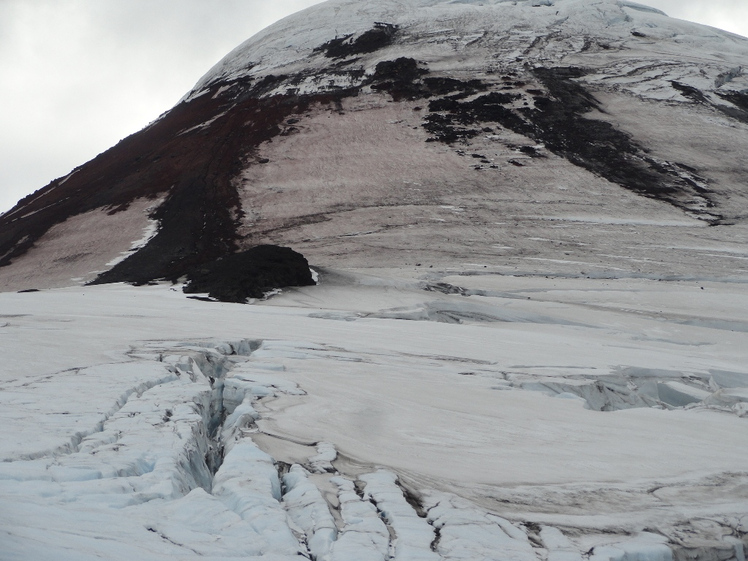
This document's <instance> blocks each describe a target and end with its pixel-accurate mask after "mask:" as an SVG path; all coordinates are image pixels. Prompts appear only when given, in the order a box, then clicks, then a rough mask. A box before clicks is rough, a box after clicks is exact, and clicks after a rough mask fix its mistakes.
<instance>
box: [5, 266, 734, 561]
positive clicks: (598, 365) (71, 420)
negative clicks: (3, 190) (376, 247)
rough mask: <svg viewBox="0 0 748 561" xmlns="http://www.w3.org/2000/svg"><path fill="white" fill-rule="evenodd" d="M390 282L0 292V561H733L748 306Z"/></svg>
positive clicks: (328, 278) (648, 287)
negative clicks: (207, 292)
mask: <svg viewBox="0 0 748 561" xmlns="http://www.w3.org/2000/svg"><path fill="white" fill-rule="evenodd" d="M384 273H385V271H380V272H379V274H377V275H372V274H371V271H370V272H369V274H363V273H361V272H350V271H349V272H340V271H337V272H336V271H322V272H321V274H320V276H321V284H320V285H319V286H316V287H307V288H300V289H289V290H286V291H284V293H283V294H281V295H279V296H275V297H273V298H271V299H270V300H268V301H265V302H257V303H255V304H254V305H241V304H221V303H209V302H202V301H197V300H194V299H190V298H187V297H186V296H185V295H183V294H182V293H181V292H179V291H175V290H174V289H173V288H172V287H169V286H166V285H163V286H154V287H139V288H135V287H130V286H126V285H110V286H98V287H86V288H80V287H77V288H69V289H55V290H48V291H44V292H38V293H20V294H19V293H2V294H0V310H2V318H0V319H1V320H2V323H1V324H0V345H1V347H0V348H1V349H2V350H1V352H2V356H3V369H2V382H1V384H2V385H1V386H0V401H1V402H2V407H0V415H1V416H2V424H3V427H4V431H3V437H2V439H1V440H0V455H1V457H2V460H3V461H2V462H1V463H0V532H1V533H2V536H1V537H0V558H2V559H7V560H10V559H18V560H20V559H24V560H27V559H35V560H43V559H55V560H61V559H71V560H73V559H75V560H83V559H101V558H105V559H111V560H115V559H122V560H125V559H133V558H137V559H174V558H176V559H239V558H242V559H246V558H249V559H252V558H262V559H295V558H298V555H299V554H301V555H302V556H306V557H309V558H312V559H319V560H323V559H329V560H350V559H377V560H378V559H382V560H384V559H434V560H436V559H445V560H446V559H471V560H474V559H496V560H499V559H501V560H503V559H527V560H536V559H539V560H546V559H550V560H559V561H560V560H571V559H588V558H589V559H595V560H598V559H600V560H602V559H606V560H607V559H620V560H624V559H639V560H661V559H662V560H667V559H674V558H677V559H684V558H698V559H731V558H733V559H742V558H743V557H742V556H743V547H744V545H745V538H744V536H745V533H744V532H745V527H746V524H747V523H748V514H746V513H748V495H747V494H746V488H748V486H747V485H746V484H747V483H748V473H747V472H746V470H745V466H746V465H748V448H747V447H746V446H745V442H746V437H747V436H748V425H746V419H745V418H744V417H746V416H747V415H748V371H746V366H745V365H746V363H747V362H746V358H747V355H748V323H746V321H745V317H746V313H747V312H748V296H747V295H746V292H745V285H744V284H742V283H738V282H724V283H720V282H710V281H706V282H694V281H689V282H686V281H680V282H676V281H671V282H659V281H652V280H643V279H608V280H604V279H597V280H595V279H564V278H543V277H541V278H538V277H512V276H505V275H495V274H484V275H474V274H472V275H461V274H452V275H451V276H448V277H443V278H442V282H440V283H435V282H429V281H425V280H423V278H420V279H419V278H417V275H416V274H407V273H404V272H403V271H400V272H397V271H389V276H385V274H384ZM454 273H459V271H454ZM421 277H423V275H421Z"/></svg>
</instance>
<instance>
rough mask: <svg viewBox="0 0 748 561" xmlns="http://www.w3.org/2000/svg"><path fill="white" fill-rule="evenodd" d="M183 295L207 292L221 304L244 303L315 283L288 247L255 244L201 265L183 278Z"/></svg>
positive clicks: (305, 264) (307, 270)
mask: <svg viewBox="0 0 748 561" xmlns="http://www.w3.org/2000/svg"><path fill="white" fill-rule="evenodd" d="M187 280H188V283H187V285H185V287H184V292H186V293H188V294H198V293H207V294H208V295H209V296H210V297H211V298H215V299H216V300H220V301H222V302H245V301H246V300H247V298H262V297H263V296H264V295H265V294H266V293H267V292H269V291H271V290H273V289H276V288H282V287H286V286H310V285H313V284H315V282H314V280H313V279H312V273H311V271H310V270H309V263H307V260H306V259H305V258H304V256H303V255H301V254H300V253H297V252H295V251H294V250H292V249H291V248H289V247H279V246H276V245H258V246H256V247H253V248H252V249H248V250H247V251H242V252H240V253H234V254H233V255H228V256H226V257H222V258H220V259H217V260H216V261H213V262H212V263H205V264H203V265H201V266H200V267H197V268H196V269H194V270H192V271H191V272H190V273H188V275H187Z"/></svg>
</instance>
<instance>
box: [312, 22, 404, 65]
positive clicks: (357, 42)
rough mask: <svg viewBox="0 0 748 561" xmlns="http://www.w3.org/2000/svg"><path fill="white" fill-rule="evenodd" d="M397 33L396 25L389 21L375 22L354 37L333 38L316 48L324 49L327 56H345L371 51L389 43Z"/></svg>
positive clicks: (336, 57)
mask: <svg viewBox="0 0 748 561" xmlns="http://www.w3.org/2000/svg"><path fill="white" fill-rule="evenodd" d="M395 33H397V26H396V25H392V24H390V23H382V22H376V23H375V24H374V28H373V29H369V30H368V31H365V32H364V33H362V34H360V35H358V36H357V37H354V35H353V34H351V35H346V36H345V37H340V38H335V39H332V40H330V41H328V42H327V43H325V44H324V45H322V46H321V47H319V49H318V50H320V51H324V53H325V56H326V57H328V58H335V59H340V58H346V57H349V56H352V55H362V54H366V53H372V52H374V51H377V50H379V49H382V48H384V47H386V46H387V45H389V44H391V43H392V41H393V39H394V38H395Z"/></svg>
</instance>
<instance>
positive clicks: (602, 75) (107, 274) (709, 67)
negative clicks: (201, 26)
mask: <svg viewBox="0 0 748 561" xmlns="http://www.w3.org/2000/svg"><path fill="white" fill-rule="evenodd" d="M746 54H748V40H746V39H744V38H741V37H738V36H735V35H732V34H729V33H726V32H721V31H718V30H714V29H711V28H706V27H703V26H698V25H695V24H690V23H686V22H681V21H678V20H672V19H670V18H668V17H667V16H665V15H664V14H662V13H661V12H658V11H657V10H653V9H649V8H646V7H643V6H641V5H638V4H634V3H631V2H623V1H617V0H599V1H595V2H586V1H585V2H581V1H577V0H556V1H553V2H551V1H548V2H546V1H543V2H539V1H536V2H530V1H527V2H513V3H509V2H483V3H481V4H476V3H470V2H465V3H445V2H433V1H423V2H418V1H417V2H406V3H401V2H386V1H383V2H376V3H368V4H367V5H366V7H361V6H360V3H355V2H328V3H324V4H321V5H318V6H315V7H313V8H310V9H309V10H305V11H304V12H301V13H300V14H297V15H294V16H291V17H290V18H286V19H285V20H283V21H281V22H279V23H277V24H275V25H274V26H271V27H270V28H268V29H266V30H265V31H263V32H262V33H260V34H258V35H257V36H255V37H253V38H252V39H250V40H249V41H247V42H246V43H244V44H243V45H241V46H239V47H238V48H237V49H235V50H234V51H233V52H232V53H230V54H229V55H228V56H227V57H226V58H225V59H224V60H223V61H221V62H220V63H219V64H218V65H216V67H215V68H213V69H212V70H211V71H210V72H208V74H206V76H205V77H203V78H202V79H201V80H200V82H199V83H198V84H197V85H196V86H195V88H194V89H193V91H192V92H190V93H189V94H188V95H187V96H186V97H185V99H184V100H183V101H182V102H181V103H180V104H178V105H177V106H176V107H175V108H174V109H172V110H171V111H169V112H167V113H166V114H164V115H163V116H162V117H161V118H160V119H159V120H157V121H156V122H155V123H153V124H152V125H150V126H149V127H147V128H146V129H144V130H143V131H141V132H139V133H136V134H135V135H133V136H131V137H129V138H127V139H125V140H124V141H122V142H121V143H120V144H118V145H117V146H115V147H114V148H112V149H111V150H109V151H107V152H105V153H104V154H102V155H100V156H99V157H97V158H96V159H94V160H92V161H91V162H89V163H88V164H85V165H84V166H81V167H80V168H78V169H77V170H75V171H74V172H73V174H72V175H70V176H68V177H67V178H63V179H61V180H57V181H55V182H53V183H52V184H50V185H49V186H47V187H45V188H44V189H42V190H41V191H39V192H37V193H35V194H34V195H31V196H29V197H27V198H26V199H24V200H23V201H21V202H20V203H19V204H18V205H17V206H16V207H15V208H14V209H12V210H11V211H10V212H8V213H6V214H5V215H4V216H3V217H2V218H1V219H0V265H3V266H5V267H4V268H3V269H0V271H1V272H2V278H3V280H4V285H5V286H7V287H11V288H12V287H17V288H28V287H30V285H31V284H30V283H36V284H39V283H41V284H40V286H41V285H45V281H44V280H42V279H40V278H39V276H38V275H36V274H34V273H35V272H36V271H38V270H39V268H40V267H42V268H44V269H46V270H48V271H50V273H49V274H48V275H47V276H48V279H47V282H46V285H50V284H51V285H65V284H69V283H70V282H71V281H70V279H71V278H76V279H83V280H85V281H91V280H94V279H96V282H111V281H121V280H125V281H130V282H138V283H142V282H146V281H149V280H151V279H156V278H168V279H177V278H179V277H181V276H182V275H184V274H185V272H186V271H188V270H189V269H190V268H192V267H194V266H196V265H199V264H201V263H205V262H207V261H210V260H213V259H215V258H216V257H220V256H222V255H226V254H229V253H232V252H234V251H237V250H239V249H244V248H246V247H250V246H252V245H256V244H259V243H268V242H270V243H281V244H285V245H291V246H292V247H294V248H295V249H298V250H299V251H301V252H302V253H303V254H304V255H306V256H307V257H308V258H309V259H310V261H311V262H314V263H317V264H319V265H327V266H333V265H334V266H358V267H361V266H364V267H365V266H389V265H397V266H405V265H411V266H412V265H415V264H416V263H419V262H428V263H429V264H430V265H433V266H437V267H438V266H447V265H448V264H451V263H453V262H454V261H455V259H458V260H461V259H463V258H466V259H468V260H470V261H475V260H477V261H480V262H483V263H485V264H487V265H492V266H499V267H500V266H511V267H517V268H518V270H523V269H530V270H538V268H537V267H536V266H534V265H536V264H533V263H530V262H528V259H555V258H557V257H561V256H562V254H560V253H559V252H558V251H557V248H554V247H552V246H551V247H548V246H546V245H545V244H538V243H533V240H531V239H528V238H539V237H545V236H541V235H529V236H524V235H521V236H517V235H516V232H517V231H518V229H522V230H526V231H529V232H542V231H544V230H546V228H547V226H548V222H549V221H551V222H555V221H561V222H562V223H564V224H565V225H567V226H570V228H571V229H573V230H575V232H574V233H573V234H571V235H570V236H568V237H562V238H561V239H558V240H555V241H557V242H558V243H560V244H562V245H568V244H573V243H578V244H586V245H581V246H578V247H586V248H588V249H587V250H584V251H582V252H581V255H577V259H576V260H577V261H580V262H581V263H582V265H583V266H582V267H574V268H573V269H574V270H577V269H579V270H582V271H584V270H587V269H594V270H596V271H597V272H598V273H600V274H605V273H611V271H614V270H616V269H617V268H618V265H619V262H618V259H617V258H610V257H607V256H608V255H609V254H611V253H615V252H612V248H611V247H610V246H611V244H612V240H619V239H621V238H622V237H623V238H626V237H631V236H629V235H628V230H629V228H628V225H629V223H632V222H633V223H635V224H636V225H638V226H643V227H644V229H645V230H646V231H647V234H646V236H645V237H646V239H651V238H652V237H658V238H660V239H661V241H662V242H663V243H664V244H665V245H671V246H672V245H675V244H674V243H673V242H674V241H675V240H682V239H683V238H684V237H687V238H691V239H692V240H693V242H691V243H689V244H686V245H690V246H698V245H703V244H702V243H701V242H697V241H696V240H701V239H702V238H703V236H704V231H703V230H702V229H701V226H702V225H714V226H715V228H710V229H709V235H708V237H709V238H715V239H716V240H717V241H719V243H728V244H729V243H730V242H731V241H733V240H735V241H741V242H742V241H744V240H745V230H744V225H743V224H744V220H743V217H744V216H745V214H746V207H747V204H746V194H745V188H744V177H745V176H746V175H745V172H746V169H745V163H744V159H743V158H742V157H741V154H744V153H746V149H748V146H747V145H746V144H747V143H748V140H746V139H747V138H748V135H746V127H748V110H746V99H748V98H746V94H745V93H744V90H745V89H746V88H748V78H746V76H745V75H744V73H743V70H742V68H741V66H740V64H741V61H744V60H745V57H746ZM102 212H106V213H107V214H109V215H111V216H112V218H113V219H117V220H118V221H119V222H118V223H119V224H121V225H122V226H119V227H118V228H122V227H124V225H127V227H126V228H125V231H126V232H133V233H132V234H130V233H128V234H127V235H126V236H125V237H123V238H120V239H118V240H113V242H112V243H111V244H107V245H106V247H104V248H102V247H100V246H99V245H97V244H96V243H94V242H95V240H94V239H93V238H95V236H92V237H91V239H89V240H88V241H87V240H85V239H79V240H77V243H75V244H73V243H68V244H62V245H67V246H69V247H70V248H73V247H74V248H75V249H74V250H73V249H70V250H69V251H68V252H67V253H65V250H64V249H60V250H59V251H58V250H56V251H55V252H53V253H52V255H49V253H50V252H49V251H48V250H47V251H45V247H46V248H47V249H48V248H49V246H50V243H49V242H50V240H58V239H61V238H62V239H65V238H66V237H67V236H69V235H70V234H69V233H68V231H70V230H73V231H76V232H80V231H81V230H82V229H86V230H90V229H91V226H90V225H89V221H93V222H91V223H94V222H95V223H98V222H96V221H100V220H101V219H100V218H99V217H100V215H101V213H102ZM118 215H121V216H118ZM153 221H155V222H156V223H157V227H158V230H157V232H156V233H155V235H153V236H152V237H151V238H150V239H148V240H147V242H146V243H142V244H141V245H142V247H140V248H139V249H137V250H136V251H133V252H131V253H130V254H129V256H128V257H127V258H126V259H124V260H120V262H119V263H117V264H116V265H114V266H112V265H111V263H112V262H113V261H116V259H117V257H118V256H119V255H120V254H122V253H123V252H127V251H128V250H129V249H130V246H131V244H132V242H134V241H136V240H141V238H142V237H143V232H144V231H147V229H148V228H150V229H151V230H150V231H151V232H152V231H153V228H154V226H153ZM66 223H67V224H68V226H69V227H66V226H65V224H66ZM580 223H582V224H589V223H594V224H596V225H597V226H595V227H594V229H592V228H587V227H584V228H580V227H578V226H577V225H578V224H580ZM726 225H730V227H729V228H726V227H725V226H726ZM128 236H129V238H128ZM79 237H80V236H79ZM518 238H519V239H518ZM575 238H583V239H577V240H576V242H575V241H574V239H575ZM627 243H630V245H631V246H632V247H633V250H632V251H633V253H636V254H637V256H636V258H637V260H638V261H641V260H642V258H643V259H645V260H646V259H647V258H649V257H651V256H652V255H653V254H654V253H656V250H655V249H653V248H651V247H649V246H648V245H647V244H646V243H641V241H640V240H636V239H631V240H630V242H627ZM497 247H498V248H501V247H509V248H511V250H498V251H497ZM689 253H690V252H688V251H685V252H679V251H677V250H676V251H675V252H669V253H668V254H667V255H658V256H657V259H658V260H664V261H666V262H667V264H666V266H665V267H659V268H658V267H648V268H645V269H644V270H641V268H640V267H638V268H637V267H627V270H629V272H632V273H636V272H639V273H642V274H648V275H654V276H656V275H662V274H665V273H668V274H676V275H688V274H689V271H691V272H693V268H694V267H699V266H701V265H705V266H706V268H708V269H709V270H711V271H714V272H716V273H717V274H720V275H723V274H725V271H729V270H733V269H734V268H735V265H736V264H735V263H734V262H725V261H724V258H719V259H717V260H716V261H715V260H711V261H709V262H708V263H705V262H704V261H703V259H693V258H692V257H689ZM8 265H10V266H8ZM562 269H564V267H562ZM539 271H540V272H542V268H541V269H540V270H539ZM566 272H567V273H570V272H571V271H570V270H567V271H566ZM577 272H578V271H577ZM29 275H31V276H29ZM31 279H34V280H33V281H32V280H31Z"/></svg>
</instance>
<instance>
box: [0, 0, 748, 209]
mask: <svg viewBox="0 0 748 561" xmlns="http://www.w3.org/2000/svg"><path fill="white" fill-rule="evenodd" d="M316 3H318V0H274V2H266V1H262V0H221V1H220V2H206V1H205V0H159V1H158V2H154V1H153V0H95V1H92V0H0V92H2V103H0V131H1V132H0V212H2V211H4V210H7V209H9V208H10V207H11V206H12V205H13V204H14V203H15V202H16V201H17V200H18V199H19V198H21V197H22V196H24V195H26V194H28V193H30V192H32V191H34V190H36V189H38V188H40V187H43V186H44V185H46V184H47V183H48V182H49V181H51V180H52V179H54V178H56V177H60V176H63V175H65V174H67V173H68V172H69V171H70V170H71V169H72V168H73V167H75V166H77V165H80V164H82V163H84V162H86V161H87V160H89V159H91V158H92V157H94V156H95V155H96V154H97V153H99V152H102V151H104V150H106V149H107V148H109V147H110V146H112V145H113V144H115V143H116V142H117V141H118V140H120V139H121V138H123V137H125V136H127V135H128V134H131V133H133V132H135V131H137V130H139V129H140V128H142V127H143V126H144V125H146V124H147V123H148V122H149V121H151V120H153V119H155V118H156V117H157V116H158V115H159V114H160V113H161V112H163V111H165V110H167V109H169V108H170V107H171V106H173V105H174V104H175V103H176V102H177V101H178V100H179V98H180V97H181V96H182V95H183V94H184V93H186V92H187V91H188V90H189V89H190V88H191V87H192V86H193V85H194V84H195V82H197V80H198V79H199V78H200V76H202V75H203V74H204V73H205V72H206V71H207V70H208V69H209V68H210V67H211V66H212V65H213V64H214V63H216V62H217V61H218V60H220V59H221V58H222V57H223V56H224V55H225V54H227V53H228V52H229V51H230V50H231V49H233V48H234V47H236V46H237V45H238V44H239V43H241V42H242V41H244V40H245V39H247V38H248V37H250V36H251V35H253V34H254V33H256V32H257V31H259V30H260V29H262V28H263V27H266V26H267V25H269V24H271V23H272V22H274V21H276V20H277V19H279V18H281V17H284V16H286V15H288V14H290V13H293V12H295V11H298V10H300V9H302V8H305V7H308V6H311V5H313V4H316ZM643 3H647V4H649V5H652V6H654V7H657V8H660V9H661V10H663V11H665V12H667V13H668V14H669V15H671V16H673V17H679V18H682V19H690V20H698V21H700V22H702V23H707V24H709V25H713V26H717V27H722V28H725V29H729V30H732V31H734V32H737V33H741V34H743V35H748V5H746V3H745V0H711V1H710V2H709V3H705V2H703V0H649V1H647V0H644V2H643Z"/></svg>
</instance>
